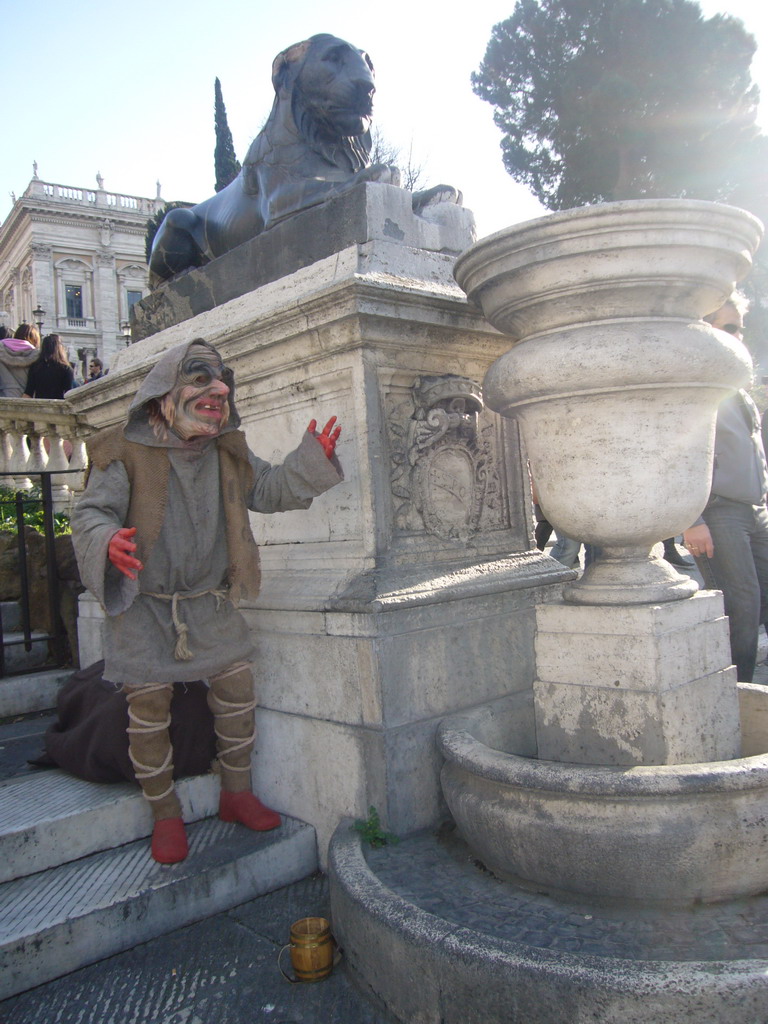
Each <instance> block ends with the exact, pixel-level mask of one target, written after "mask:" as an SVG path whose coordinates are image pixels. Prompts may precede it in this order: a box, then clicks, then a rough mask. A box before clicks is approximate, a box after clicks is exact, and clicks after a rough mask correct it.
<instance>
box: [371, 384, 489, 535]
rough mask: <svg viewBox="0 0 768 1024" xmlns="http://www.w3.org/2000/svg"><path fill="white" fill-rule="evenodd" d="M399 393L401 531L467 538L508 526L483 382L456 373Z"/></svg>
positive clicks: (395, 410) (392, 418)
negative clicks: (403, 395)
mask: <svg viewBox="0 0 768 1024" xmlns="http://www.w3.org/2000/svg"><path fill="white" fill-rule="evenodd" d="M399 397H400V396H399V395H398V396H395V395H393V394H391V395H390V409H391V412H390V414H389V422H388V427H389V436H390V444H391V452H392V476H391V482H392V493H393V495H394V497H395V529H396V531H397V532H399V533H429V534H434V535H435V536H437V537H441V538H443V539H452V540H468V539H469V538H471V537H472V536H474V535H475V534H477V533H478V532H480V531H481V530H487V529H498V528H501V527H503V526H505V525H507V524H506V522H505V519H506V517H505V513H504V503H503V502H502V499H501V493H502V492H501V487H500V480H499V475H500V473H499V469H500V462H499V458H498V451H497V442H496V429H495V426H494V424H493V423H491V422H489V421H488V419H487V418H485V422H484V417H483V399H482V393H481V388H480V385H479V384H477V383H476V382H475V381H473V380H469V379H468V378H467V377H460V376H456V375H453V374H446V375H445V376H439V377H418V378H417V379H416V380H415V381H414V383H413V385H412V386H411V388H410V390H409V392H408V398H407V399H406V400H405V401H398V400H397V399H398V398H399ZM398 499H399V500H398Z"/></svg>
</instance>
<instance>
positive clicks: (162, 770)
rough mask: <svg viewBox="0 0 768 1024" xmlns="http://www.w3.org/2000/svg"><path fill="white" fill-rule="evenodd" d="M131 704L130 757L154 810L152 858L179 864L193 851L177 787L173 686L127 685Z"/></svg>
mask: <svg viewBox="0 0 768 1024" xmlns="http://www.w3.org/2000/svg"><path fill="white" fill-rule="evenodd" d="M123 689H124V690H125V696H126V699H127V701H128V754H129V756H130V758H131V763H132V764H133V769H134V771H135V773H136V781H137V782H138V783H139V785H140V786H141V789H142V792H143V793H144V796H145V797H146V799H147V801H148V802H149V805H150V807H151V808H152V815H153V817H154V819H155V824H154V829H153V832H152V856H153V857H154V859H155V860H156V861H159V863H161V864H175V863H177V862H178V861H180V860H184V858H185V857H186V856H187V853H188V852H189V847H188V845H187V837H186V834H185V832H184V823H183V821H182V819H181V804H180V803H179V798H178V796H177V795H176V789H175V787H174V784H173V749H172V747H171V740H170V736H169V734H168V726H169V725H170V724H171V698H172V696H173V684H172V683H150V684H148V685H146V686H125V687H124V688H123Z"/></svg>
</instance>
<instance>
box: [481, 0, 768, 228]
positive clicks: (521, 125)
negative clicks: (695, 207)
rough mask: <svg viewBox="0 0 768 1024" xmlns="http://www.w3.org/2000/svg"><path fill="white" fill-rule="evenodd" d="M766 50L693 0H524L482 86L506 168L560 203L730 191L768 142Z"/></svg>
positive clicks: (501, 30)
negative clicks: (760, 109) (760, 58)
mask: <svg viewBox="0 0 768 1024" xmlns="http://www.w3.org/2000/svg"><path fill="white" fill-rule="evenodd" d="M755 49H756V43H755V40H754V38H753V37H752V36H751V35H750V34H749V33H748V32H747V31H746V29H745V28H744V26H743V24H742V23H741V22H740V21H739V20H738V19H736V18H733V17H731V16H729V15H715V16H714V17H712V18H709V19H705V18H704V17H703V16H702V13H701V9H700V7H699V5H698V3H694V2H691V0H518V2H517V3H516V5H515V8H514V10H513V13H512V16H511V17H510V18H508V19H507V20H506V21H504V22H502V23H500V24H498V25H496V26H495V27H494V29H493V33H492V36H491V40H490V43H489V44H488V48H487V51H486V54H485V59H484V60H483V62H482V64H481V66H480V69H479V71H477V72H476V73H475V74H473V76H472V84H473V88H474V91H475V92H476V93H477V95H478V96H480V97H481V98H482V99H484V100H487V101H488V102H489V103H491V104H492V105H493V106H494V107H495V114H494V120H495V122H496V124H497V125H498V127H499V128H500V129H501V130H502V132H503V140H502V144H501V147H502V151H503V160H504V165H505V167H506V169H507V170H508V171H509V173H510V174H511V175H512V176H513V177H514V178H515V179H516V180H517V181H520V182H523V183H524V184H526V185H528V186H529V187H530V189H531V190H532V191H533V193H534V194H535V195H536V196H537V198H538V199H539V200H540V201H541V202H542V203H543V204H544V205H545V206H547V207H548V208H549V209H552V210H561V209H567V208H569V207H572V206H579V205H582V204H584V203H592V202H602V201H610V200H616V199H632V198H642V197H657V196H662V197H671V196H684V197H689V198H702V199H716V200H729V199H731V198H732V197H733V196H734V194H735V193H736V192H737V190H738V189H739V187H740V185H741V184H742V182H743V181H744V178H745V175H748V174H749V173H750V172H749V168H750V167H752V166H753V165H754V166H756V163H755V162H756V161H757V159H758V157H759V154H760V152H761V151H762V142H761V141H760V136H759V133H758V130H757V128H756V126H755V116H756V110H757V103H758V90H757V87H756V86H755V85H753V84H752V82H751V77H750V72H749V67H750V63H751V61H752V57H753V55H754V52H755ZM763 167H764V165H763ZM763 173H764V172H763ZM763 181H764V177H763Z"/></svg>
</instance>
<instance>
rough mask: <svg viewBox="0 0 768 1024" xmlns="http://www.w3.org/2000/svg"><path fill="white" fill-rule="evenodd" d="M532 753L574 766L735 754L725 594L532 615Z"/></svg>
mask: <svg viewBox="0 0 768 1024" xmlns="http://www.w3.org/2000/svg"><path fill="white" fill-rule="evenodd" d="M536 626H537V635H536V668H537V679H536V680H535V682H534V708H535V716H536V737H537V742H538V756H539V757H540V758H541V759H543V760H552V761H569V762H572V763H576V764H615V765H622V764H623V765H639V764H647V765H653V764H690V763H696V762H704V761H724V760H728V759H729V758H735V757H739V756H740V755H741V740H740V729H739V703H738V692H737V688H736V670H735V668H734V667H733V666H732V665H731V656H730V647H729V642H728V622H727V619H726V618H725V616H724V614H723V605H722V597H721V595H720V594H719V593H715V592H711V591H709V592H702V593H700V594H697V595H696V596H694V597H692V598H691V599H690V600H688V601H676V602H673V603H670V604H665V605H650V604H646V605H627V606H624V607H621V606H613V607H605V608H602V609H601V612H600V615H599V616H597V615H595V614H594V609H592V610H590V608H589V607H587V606H578V605H566V604H557V605H544V606H542V607H540V608H538V609H537V613H536Z"/></svg>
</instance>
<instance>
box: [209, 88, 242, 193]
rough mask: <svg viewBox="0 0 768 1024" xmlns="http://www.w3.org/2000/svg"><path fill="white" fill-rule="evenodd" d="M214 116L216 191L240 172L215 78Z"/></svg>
mask: <svg viewBox="0 0 768 1024" xmlns="http://www.w3.org/2000/svg"><path fill="white" fill-rule="evenodd" d="M214 95H215V101H214V117H215V124H216V149H215V150H214V154H213V159H214V164H215V170H216V185H215V189H216V191H217V192H221V190H222V189H223V188H226V187H227V185H229V183H230V182H231V181H234V179H235V178H236V177H237V176H238V174H239V173H240V161H239V160H238V159H237V157H236V156H235V147H234V144H233V142H232V132H231V131H230V130H229V125H228V124H227V108H226V107H225V106H224V100H223V99H222V96H221V82H220V81H219V80H218V78H217V79H216V84H215V86H214Z"/></svg>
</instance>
